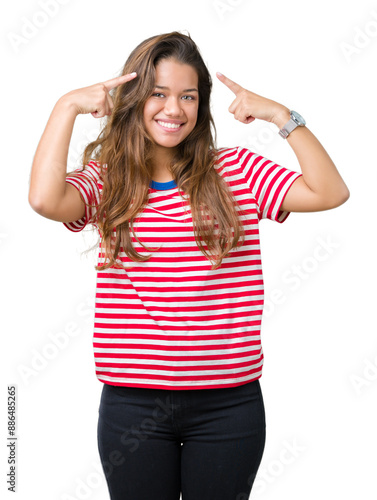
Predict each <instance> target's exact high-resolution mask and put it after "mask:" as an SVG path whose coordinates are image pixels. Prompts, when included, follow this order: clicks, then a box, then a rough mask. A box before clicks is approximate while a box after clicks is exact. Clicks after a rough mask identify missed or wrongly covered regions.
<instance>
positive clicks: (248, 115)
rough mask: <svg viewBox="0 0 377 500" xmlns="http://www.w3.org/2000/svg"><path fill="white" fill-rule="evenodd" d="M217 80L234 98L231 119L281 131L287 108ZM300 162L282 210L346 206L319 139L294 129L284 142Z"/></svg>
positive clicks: (304, 129)
mask: <svg viewBox="0 0 377 500" xmlns="http://www.w3.org/2000/svg"><path fill="white" fill-rule="evenodd" d="M217 77H218V78H219V80H220V81H221V82H223V83H224V84H225V85H226V86H227V87H228V88H229V89H230V90H231V91H232V92H233V93H234V94H235V96H236V98H235V99H234V101H233V102H232V104H231V105H230V106H229V112H230V113H233V114H234V118H235V119H236V120H239V121H240V122H242V123H245V124H248V123H251V122H252V121H254V120H255V119H256V118H257V119H260V120H265V121H268V122H271V123H275V125H277V126H278V127H279V129H280V128H282V127H283V126H284V125H285V124H286V123H287V122H288V121H289V119H290V111H289V109H288V108H287V107H286V106H283V105H282V104H279V103H277V102H276V101H272V100H271V99H267V98H266V97H263V96H260V95H258V94H255V93H254V92H251V91H250V90H246V89H244V88H243V87H241V85H239V84H238V83H236V82H234V81H233V80H231V79H230V78H227V77H226V76H224V75H222V74H221V73H217ZM286 140H287V141H288V143H289V144H290V146H291V147H292V149H293V151H294V152H295V154H296V156H297V159H298V161H299V164H300V167H301V171H302V176H301V177H299V178H297V179H296V180H295V181H294V182H293V184H292V185H291V187H290V188H289V190H288V192H287V194H286V195H285V198H284V200H283V203H282V205H281V209H282V210H286V211H288V212H316V211H321V210H329V209H330V208H335V207H338V206H339V205H342V204H343V203H345V202H346V201H347V200H348V198H349V195H350V193H349V190H348V188H347V186H346V184H345V183H344V181H343V179H342V178H341V176H340V174H339V172H338V171H337V169H336V167H335V165H334V163H333V162H332V160H331V158H330V157H329V155H328V154H327V152H326V151H325V149H324V148H323V146H322V145H321V143H320V142H319V141H318V139H317V138H316V137H315V136H314V135H313V134H312V133H311V132H310V130H309V129H308V128H307V127H306V126H305V127H297V128H296V129H295V130H293V132H291V133H290V134H289V135H288V137H287V139H286Z"/></svg>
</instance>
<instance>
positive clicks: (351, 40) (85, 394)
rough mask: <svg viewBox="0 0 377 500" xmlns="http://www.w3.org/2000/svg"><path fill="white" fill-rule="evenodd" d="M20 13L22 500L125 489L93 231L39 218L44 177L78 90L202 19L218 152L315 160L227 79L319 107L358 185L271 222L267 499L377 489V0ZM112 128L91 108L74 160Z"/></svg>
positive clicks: (9, 179)
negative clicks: (99, 347)
mask: <svg viewBox="0 0 377 500" xmlns="http://www.w3.org/2000/svg"><path fill="white" fill-rule="evenodd" d="M1 19H2V44H1V51H2V60H3V64H2V66H3V70H4V68H5V71H4V72H3V77H2V93H1V95H2V100H1V112H2V124H1V126H2V133H1V136H2V139H3V147H2V155H3V163H2V182H1V184H0V189H1V196H0V199H1V219H0V251H1V263H2V265H1V272H2V279H1V284H2V286H1V307H2V313H1V323H2V346H3V349H2V351H1V380H2V384H1V385H2V389H1V394H2V400H1V401H2V403H1V408H2V417H1V422H2V423H1V425H2V433H3V434H2V435H3V436H4V439H3V440H2V443H3V444H2V450H1V464H2V466H1V470H2V471H3V472H2V478H1V491H3V492H6V490H7V485H6V476H5V474H6V471H8V465H7V464H6V460H7V449H6V439H5V438H6V435H5V434H6V401H7V399H6V387H7V385H9V384H16V385H17V388H18V408H17V410H18V417H17V434H18V484H17V491H18V493H17V497H18V498H19V499H20V500H26V499H27V500H30V499H34V498H35V499H38V500H54V499H56V500H68V499H70V500H72V499H83V498H88V499H90V500H92V499H93V500H99V499H101V500H102V499H108V498H109V496H108V492H107V487H106V484H105V478H104V475H103V474H102V471H101V468H100V462H99V456H98V450H97V442H96V426H97V418H98V406H99V398H100V393H101V389H102V383H100V382H99V381H98V380H97V379H96V376H95V371H94V359H93V350H92V321H93V311H94V309H93V307H94V291H95V271H94V267H93V266H94V264H95V252H94V253H93V252H92V253H91V254H89V255H88V256H82V255H81V252H82V251H83V250H85V249H86V248H87V247H88V245H89V244H90V243H91V242H92V236H91V234H90V233H86V234H85V235H84V234H83V233H78V234H74V233H71V232H69V231H68V230H67V229H66V228H65V227H64V226H63V224H61V223H58V222H54V221H51V220H48V219H44V218H42V217H40V216H39V215H38V214H36V213H35V212H33V210H32V209H31V207H30V206H29V204H28V189H29V175H30V168H31V164H32V160H33V156H34V153H35V150H36V148H37V145H38V142H39V139H40V137H41V134H42V132H43V130H44V127H45V125H46V123H47V120H48V117H49V115H50V113H51V110H52V108H53V106H54V104H55V102H56V101H57V100H58V98H59V97H60V96H62V95H63V94H65V93H67V92H68V91H70V90H72V89H75V88H79V87H84V86H88V85H91V84H94V83H97V82H100V81H104V80H107V79H109V78H112V77H115V76H117V75H118V74H119V72H120V70H121V68H122V66H123V64H124V62H125V60H126V58H127V57H128V55H129V53H130V51H131V50H132V49H133V48H134V47H135V46H136V45H137V44H138V43H140V42H141V41H142V40H144V39H145V38H147V37H150V36H152V35H155V34H159V33H164V32H169V31H173V30H178V31H180V30H186V31H185V32H187V31H188V32H189V33H190V34H191V36H192V38H193V39H194V40H195V41H196V43H197V44H198V46H199V48H200V49H201V52H202V55H203V58H204V60H205V62H206V63H207V65H208V67H209V70H210V72H211V75H212V77H213V83H214V85H213V95H212V109H213V115H214V118H215V122H216V125H217V131H218V145H219V146H235V145H244V146H246V147H248V148H249V149H251V150H255V151H257V152H259V153H261V154H262V155H264V156H265V157H267V158H269V159H272V160H274V161H275V162H276V163H279V164H281V165H284V166H286V167H288V168H290V169H292V170H296V171H300V166H299V163H298V161H297V159H296V156H295V155H294V153H293V151H292V149H291V148H290V146H289V144H288V142H286V141H284V140H283V139H281V138H280V137H279V136H278V134H277V132H278V130H277V127H275V126H270V125H269V124H267V123H265V122H261V121H256V122H254V123H251V124H249V125H244V124H241V123H240V122H237V121H236V120H235V119H234V118H233V115H231V114H230V113H229V112H228V107H229V105H230V104H231V102H232V100H233V98H234V96H233V94H232V93H231V92H230V91H229V90H228V89H227V88H226V87H224V86H223V85H222V84H221V83H220V82H219V81H218V80H217V78H216V76H215V72H216V71H221V72H222V73H224V74H225V75H227V76H229V77H230V78H232V79H233V80H235V81H236V82H238V83H240V84H241V85H242V86H244V87H246V88H248V89H249V90H252V91H253V92H256V93H258V94H261V95H263V96H265V97H268V98H270V99H273V100H275V101H277V102H280V103H282V104H284V105H285V106H287V107H289V108H290V109H295V110H296V111H298V112H299V113H300V114H302V115H303V116H304V118H305V119H306V120H307V126H308V128H309V129H310V130H311V131H312V132H313V133H314V134H315V135H316V136H317V138H318V139H319V140H320V142H321V143H322V144H323V146H324V147H325V149H326V150H327V151H328V153H329V154H330V156H331V158H332V160H333V161H334V163H335V165H336V166H337V168H338V169H339V171H340V173H341V175H342V177H343V178H344V180H345V182H346V184H347V185H348V187H349V189H350V192H351V197H350V199H349V200H348V201H347V202H346V203H345V204H344V205H342V206H341V207H339V208H337V209H335V210H330V211H325V212H318V213H292V214H291V215H290V216H289V218H288V220H287V221H286V222H284V224H281V225H280V224H278V223H272V222H271V221H262V222H261V225H260V231H261V245H262V255H263V269H264V278H265V296H266V304H265V316H264V318H263V327H262V345H263V348H264V354H265V364H264V371H263V376H262V378H261V387H262V391H263V395H264V401H265V407H266V419H267V440H266V447H265V451H264V455H263V459H262V463H261V466H260V469H259V472H258V476H257V479H256V482H255V485H254V488H253V491H252V493H251V496H250V498H255V499H263V500H270V499H271V500H272V499H277V498H288V497H289V498H290V499H292V500H293V499H300V500H301V499H302V498H305V500H312V499H313V500H314V499H315V500H317V499H318V498H323V499H333V498H342V499H343V500H348V499H354V498H365V499H372V498H375V471H376V450H377V438H376V424H375V423H376V413H377V411H376V396H377V367H376V365H377V342H376V320H375V311H376V306H375V284H374V283H375V279H376V265H375V255H376V247H375V241H376V238H375V223H374V222H375V202H374V200H375V193H376V190H375V185H376V155H375V144H376V115H377V112H376V111H377V109H376V108H377V106H376V99H375V95H376V88H377V86H376V71H375V68H376V57H377V4H376V3H375V2H371V1H366V0H363V1H359V2H357V3H356V2H353V1H350V0H347V1H344V0H335V1H334V0H333V1H331V2H329V1H328V0H326V1H325V0H317V2H315V3H314V4H313V3H309V2H302V1H299V0H287V1H285V2H281V1H278V0H273V1H269V2H260V1H259V2H258V1H254V0H253V1H248V0H243V1H242V0H218V1H215V0H200V1H194V0H191V1H190V2H177V1H174V0H171V1H163V0H160V1H157V0H156V1H144V2H125V1H120V0H113V1H108V2H106V3H105V2H100V1H98V0H78V1H74V0H71V1H67V0H65V1H62V0H59V1H58V0H41V1H38V0H36V1H34V0H33V1H26V0H22V1H21V0H19V1H18V2H13V3H10V2H3V3H2V6H1ZM99 126H100V124H99V121H98V120H96V119H94V118H93V117H92V116H91V115H89V116H83V115H81V116H79V117H78V118H77V120H76V124H75V128H74V132H73V137H72V142H71V147H70V152H69V162H68V167H69V170H71V169H73V168H74V167H76V166H77V165H78V163H77V162H78V159H79V155H80V154H81V153H82V151H83V148H84V147H85V145H86V143H88V142H89V141H91V140H93V139H94V138H95V137H96V134H97V133H98V131H99ZM297 273H300V274H297ZM294 276H295V279H293V277H294ZM63 338H65V339H66V343H65V345H64V346H63V345H61V346H60V347H55V349H54V345H56V344H57V343H58V340H59V339H60V342H62V339H63ZM8 496H9V497H10V493H8ZM8 496H7V498H8ZM151 500H152V499H151Z"/></svg>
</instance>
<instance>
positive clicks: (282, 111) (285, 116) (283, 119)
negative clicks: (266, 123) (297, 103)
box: [272, 106, 291, 130]
mask: <svg viewBox="0 0 377 500" xmlns="http://www.w3.org/2000/svg"><path fill="white" fill-rule="evenodd" d="M290 119H291V112H290V110H289V108H287V107H285V106H282V107H281V108H279V109H278V111H277V112H276V113H275V114H274V117H273V119H272V123H274V124H275V125H276V126H277V127H278V128H279V130H280V129H282V128H283V127H284V125H286V124H287V123H288V122H289V120H290Z"/></svg>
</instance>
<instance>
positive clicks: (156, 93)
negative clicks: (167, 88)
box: [152, 92, 164, 97]
mask: <svg viewBox="0 0 377 500" xmlns="http://www.w3.org/2000/svg"><path fill="white" fill-rule="evenodd" d="M160 95H164V94H161V92H155V93H154V94H152V97H159V96H160Z"/></svg>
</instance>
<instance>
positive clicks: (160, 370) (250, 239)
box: [64, 147, 302, 390]
mask: <svg viewBox="0 0 377 500" xmlns="http://www.w3.org/2000/svg"><path fill="white" fill-rule="evenodd" d="M215 168H216V170H217V172H218V174H219V175H221V176H223V178H224V179H225V180H226V182H227V184H228V185H229V187H230V189H231V190H232V192H233V194H234V196H235V198H236V200H237V201H238V203H239V205H240V208H241V210H242V215H240V214H239V216H240V219H241V220H242V222H243V224H244V229H245V243H244V244H243V246H238V247H236V248H234V249H232V250H231V251H230V253H229V254H228V255H227V256H226V257H224V259H223V261H222V264H221V266H220V267H218V268H217V269H215V270H211V262H210V261H209V260H208V259H207V258H206V257H205V256H204V255H203V254H202V252H201V251H200V250H199V248H198V246H197V244H196V242H195V237H194V231H193V225H192V218H191V212H190V207H189V204H188V202H186V201H185V200H187V198H185V196H184V194H185V193H184V191H182V190H181V191H179V190H178V187H177V185H176V183H175V181H174V180H173V181H170V182H166V183H159V182H153V181H152V183H151V185H150V187H149V199H148V204H147V205H146V207H145V209H144V210H143V211H142V213H140V214H138V216H137V218H136V221H135V223H134V229H135V232H136V234H137V236H138V237H139V238H140V240H141V241H142V242H143V243H144V244H146V246H148V247H153V248H156V247H160V248H159V250H157V251H147V250H146V249H145V248H144V247H142V246H141V245H140V244H139V243H138V242H137V240H136V239H135V238H134V236H133V235H132V233H131V238H132V243H133V246H134V247H135V249H136V251H137V252H138V253H140V254H142V255H150V254H151V255H152V256H151V258H150V260H148V261H146V262H134V261H132V260H131V259H129V257H128V256H127V255H126V254H125V253H124V252H123V251H122V252H120V253H119V258H120V259H121V260H122V263H123V265H125V266H127V267H128V266H130V265H132V268H130V269H129V270H123V269H119V268H115V267H112V268H108V269H106V270H103V271H97V284H96V300H95V316H94V332H93V349H94V357H95V370H96V376H97V378H98V380H99V381H101V382H103V383H105V384H110V385H118V386H130V387H141V388H142V387H144V388H155V389H176V390H178V389H179V390H181V389H213V388H225V387H235V386H239V385H243V384H246V383H248V382H251V381H253V380H256V379H258V378H260V377H261V375H262V367H263V349H262V345H261V331H260V329H261V320H262V310H263V303H264V286H263V274H262V262H261V253H260V242H259V227H258V223H259V221H260V220H261V219H270V220H273V221H276V222H279V223H282V222H284V221H285V220H286V219H287V217H288V215H289V213H290V212H287V211H280V206H281V204H282V202H283V199H284V196H285V195H286V193H287V191H288V189H289V188H290V186H291V185H292V183H293V182H294V181H295V180H296V179H297V178H298V177H300V176H301V175H302V174H300V173H298V172H294V171H292V170H289V169H287V168H285V167H282V166H280V165H277V164H276V163H274V162H272V161H270V160H268V159H267V158H265V157H263V156H261V155H259V154H257V153H253V152H251V151H249V150H248V149H245V148H242V147H232V148H221V149H220V150H219V154H218V160H217V163H216V164H215ZM76 172H80V169H77V170H76ZM99 172H100V170H99V166H98V164H97V163H96V162H94V161H92V162H90V163H89V164H88V165H86V166H85V169H84V170H83V171H82V172H81V173H79V178H76V177H70V176H67V178H66V180H67V182H69V183H70V184H72V185H73V186H75V187H76V188H77V189H78V190H79V191H80V192H81V193H82V195H83V198H84V199H85V201H86V202H90V203H91V204H93V203H98V201H99V199H100V196H101V190H102V182H101V179H100V178H99ZM88 224H91V225H92V228H93V227H95V228H96V229H97V231H98V226H97V224H96V220H95V208H90V207H86V209H85V216H84V217H83V218H82V219H80V220H77V221H75V222H69V223H68V222H67V223H64V225H65V226H66V227H67V228H68V229H69V230H71V231H81V230H82V229H83V228H84V227H85V226H86V225H88ZM98 234H99V232H98ZM103 261H104V259H103V256H102V254H101V253H100V250H99V251H98V263H103Z"/></svg>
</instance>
